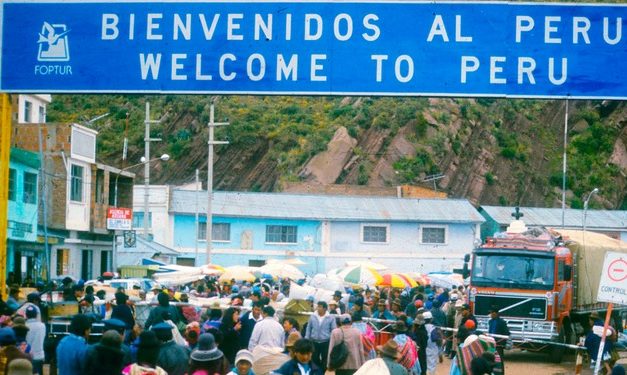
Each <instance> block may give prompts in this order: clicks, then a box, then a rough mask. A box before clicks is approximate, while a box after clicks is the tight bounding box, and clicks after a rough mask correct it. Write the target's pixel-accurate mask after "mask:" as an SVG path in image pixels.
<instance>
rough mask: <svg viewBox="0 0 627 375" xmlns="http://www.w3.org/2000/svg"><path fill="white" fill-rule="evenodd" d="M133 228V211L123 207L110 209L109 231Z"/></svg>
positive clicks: (108, 218) (108, 216)
mask: <svg viewBox="0 0 627 375" xmlns="http://www.w3.org/2000/svg"><path fill="white" fill-rule="evenodd" d="M132 228H133V210H132V209H130V208H123V207H109V209H108V210H107V229H109V230H131V229H132Z"/></svg>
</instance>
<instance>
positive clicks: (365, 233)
mask: <svg viewBox="0 0 627 375" xmlns="http://www.w3.org/2000/svg"><path fill="white" fill-rule="evenodd" d="M196 194H199V195H200V196H199V197H198V198H199V199H198V202H199V204H198V206H196V201H197V199H196ZM206 194H207V192H206V191H204V192H202V191H201V192H198V193H197V192H196V191H190V190H178V189H173V190H171V193H170V203H169V210H168V211H169V217H170V220H168V221H169V224H168V228H163V229H164V230H170V231H171V235H169V236H166V237H169V238H171V239H172V243H171V244H168V245H170V246H171V247H172V248H174V249H175V250H177V251H178V252H179V253H180V255H179V262H180V263H182V264H185V261H184V259H188V260H189V263H193V260H194V259H195V258H196V256H197V254H198V260H199V262H198V263H205V261H206V255H205V248H206V242H205V238H206V227H207V225H206V216H205V215H204V213H205V212H206V203H205V202H206V196H207V195H206ZM203 198H204V199H203ZM196 207H197V208H196ZM196 210H198V212H200V219H199V230H198V233H197V231H196V222H195V213H196ZM212 217H213V231H212V233H213V236H212V253H211V257H212V259H211V260H212V262H213V263H217V264H221V265H224V266H230V265H251V266H256V265H262V264H264V263H265V261H266V260H267V259H270V258H290V257H297V258H299V259H301V260H303V261H305V262H306V263H307V264H306V265H305V266H303V267H301V269H302V270H303V271H304V272H305V273H309V274H314V273H318V272H325V271H328V270H329V269H332V268H335V267H340V266H343V265H344V264H345V263H346V262H347V261H349V260H371V261H375V262H379V263H383V264H386V265H387V266H388V267H390V268H391V269H393V270H396V271H416V272H428V271H440V270H451V269H452V268H454V267H461V265H462V259H463V256H464V254H466V253H468V252H470V251H471V250H472V248H473V245H474V243H475V241H476V240H478V239H479V237H480V225H481V223H482V222H483V221H484V219H483V217H482V216H481V215H480V214H479V212H478V211H477V210H476V209H475V208H474V207H473V206H472V205H471V204H470V202H468V201H467V200H463V199H408V198H396V197H371V196H328V195H299V194H282V193H241V192H215V193H214V194H213V201H212ZM153 229H155V230H156V228H153ZM181 259H183V261H182V262H181Z"/></svg>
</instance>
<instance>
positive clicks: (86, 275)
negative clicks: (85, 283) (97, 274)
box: [81, 250, 94, 280]
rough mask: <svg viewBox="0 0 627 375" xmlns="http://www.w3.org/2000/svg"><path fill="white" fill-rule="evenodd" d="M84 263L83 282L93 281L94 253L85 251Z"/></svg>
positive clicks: (82, 268)
mask: <svg viewBox="0 0 627 375" xmlns="http://www.w3.org/2000/svg"><path fill="white" fill-rule="evenodd" d="M82 260H83V261H82V262H81V278H82V279H83V280H91V279H92V277H91V275H92V268H93V261H94V259H93V252H92V251H91V250H83V259H82Z"/></svg>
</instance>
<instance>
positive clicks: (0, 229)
mask: <svg viewBox="0 0 627 375" xmlns="http://www.w3.org/2000/svg"><path fill="white" fill-rule="evenodd" d="M10 157H11V99H10V98H9V95H8V94H0V181H7V182H8V181H9V159H10ZM8 203H9V184H8V183H6V182H5V183H1V184H0V294H1V295H2V299H3V300H6V298H7V282H6V279H7V225H8V219H9V218H8V216H9V204H8Z"/></svg>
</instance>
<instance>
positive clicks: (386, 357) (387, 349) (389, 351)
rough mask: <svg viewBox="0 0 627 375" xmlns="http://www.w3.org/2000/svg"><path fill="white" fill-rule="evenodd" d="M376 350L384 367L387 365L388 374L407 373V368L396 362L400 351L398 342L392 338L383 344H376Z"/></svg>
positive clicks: (398, 374)
mask: <svg viewBox="0 0 627 375" xmlns="http://www.w3.org/2000/svg"><path fill="white" fill-rule="evenodd" d="M377 352H379V356H380V357H381V359H383V362H384V363H385V367H387V369H388V371H389V372H390V375H407V374H408V372H407V369H406V368H405V367H403V366H402V365H400V364H399V363H398V360H399V358H400V353H399V352H398V343H397V342H396V341H394V340H389V341H388V342H386V343H385V345H383V346H381V345H380V346H377Z"/></svg>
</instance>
